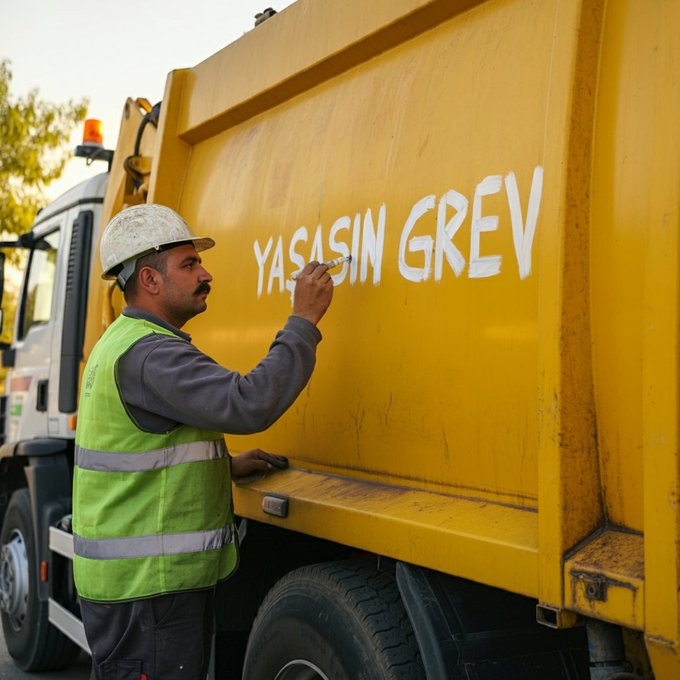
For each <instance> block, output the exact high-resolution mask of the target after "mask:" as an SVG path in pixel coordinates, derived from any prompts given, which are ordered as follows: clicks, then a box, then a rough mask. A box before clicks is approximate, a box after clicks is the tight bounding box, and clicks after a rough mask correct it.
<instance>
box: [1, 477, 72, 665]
mask: <svg viewBox="0 0 680 680" xmlns="http://www.w3.org/2000/svg"><path fill="white" fill-rule="evenodd" d="M0 540H1V541H2V557H1V558H0V582H2V590H3V605H2V610H1V611H0V618H1V619H2V629H3V632H4V635H5V644H6V645H7V651H8V652H9V654H10V656H11V657H12V658H13V659H14V662H15V663H16V665H17V666H19V668H21V669H22V670H24V671H47V670H58V669H61V668H65V667H66V666H68V665H69V664H70V663H73V662H74V661H75V659H76V657H77V656H78V653H79V651H80V649H79V647H78V646H77V645H75V644H74V643H73V642H71V640H69V639H68V638H67V637H66V636H64V635H62V633H60V632H59V631H58V630H57V629H56V628H54V626H52V624H50V623H49V621H48V617H47V608H48V607H47V602H41V601H40V600H39V599H38V565H37V559H36V546H35V535H34V533H33V522H32V519H31V497H30V494H29V492H28V489H19V490H18V491H15V492H14V494H13V495H12V499H11V500H10V503H9V506H8V508H7V512H6V513H5V519H4V522H3V524H2V534H1V538H0ZM9 593H12V595H11V597H8V595H9Z"/></svg>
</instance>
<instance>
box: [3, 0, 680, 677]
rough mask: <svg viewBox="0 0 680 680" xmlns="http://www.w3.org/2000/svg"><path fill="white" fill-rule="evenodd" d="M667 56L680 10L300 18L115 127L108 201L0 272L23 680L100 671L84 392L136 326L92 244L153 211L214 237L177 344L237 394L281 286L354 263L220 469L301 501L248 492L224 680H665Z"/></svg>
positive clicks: (7, 475)
mask: <svg viewBox="0 0 680 680" xmlns="http://www.w3.org/2000/svg"><path fill="white" fill-rule="evenodd" d="M679 28H680V3H678V2H676V1H675V0H655V1H654V2H650V1H648V0H616V1H609V2H607V1H606V0H374V1H373V2H370V3H365V2H361V1H360V0H325V1H324V2H316V1H314V0H299V1H298V2H296V3H294V4H293V5H291V6H290V7H288V8H287V9H285V10H284V11H282V12H279V13H278V14H276V15H274V16H272V17H270V18H269V19H267V21H265V22H263V23H261V24H260V25H259V26H257V28H255V29H254V30H252V31H250V32H248V33H246V34H245V35H243V36H242V37H241V38H239V39H238V40H236V41H235V42H234V43H232V44H230V45H227V46H226V47H225V48H224V49H222V50H221V51H219V52H217V53H216V54H214V55H213V56H211V57H210V58H208V59H206V60H205V61H203V62H201V63H200V64H198V65H196V66H194V67H192V68H186V69H179V70H175V71H172V72H171V73H170V74H169V76H168V78H167V83H166V88H165V92H164V96H163V99H162V102H161V103H160V105H159V106H156V107H151V106H149V105H148V103H146V102H145V101H143V100H132V99H130V100H128V101H127V102H126V103H125V106H124V111H123V116H122V122H121V128H120V133H119V138H118V143H117V145H116V148H115V150H114V152H113V153H112V154H111V153H107V152H105V150H102V149H100V148H98V147H97V145H96V144H95V145H90V146H88V147H87V148H86V149H85V151H84V153H88V154H90V155H95V156H97V155H99V156H101V157H103V158H104V159H105V160H106V161H107V163H108V165H109V167H108V170H107V171H106V172H103V173H102V174H101V175H100V176H97V177H96V178H94V179H91V180H89V181H88V182H87V183H85V184H84V185H81V186H79V187H76V188H74V189H73V190H71V191H70V192H68V193H66V194H65V195H64V196H63V197H61V198H60V199H58V200H57V201H56V202H54V203H53V204H52V205H50V206H48V207H47V208H45V209H44V210H43V211H42V212H41V213H40V214H39V215H38V217H37V219H36V222H35V225H34V226H33V228H32V229H31V231H30V232H28V233H27V234H25V235H23V236H21V237H20V238H19V239H18V241H17V242H16V243H13V244H7V243H5V244H4V245H5V248H6V251H7V248H10V249H11V248H14V249H20V250H22V251H24V252H25V253H27V257H26V266H25V271H24V273H23V279H22V280H23V283H22V284H21V288H20V292H19V293H18V294H17V295H16V296H15V297H16V301H17V304H18V308H17V315H16V321H15V326H14V331H13V337H12V340H11V342H10V343H7V346H6V347H5V348H4V352H3V365H4V366H5V367H6V369H7V386H6V396H5V397H4V398H3V404H4V413H3V417H2V421H3V426H4V432H3V437H4V441H3V444H2V447H1V448H0V485H1V486H0V515H2V517H3V521H2V535H1V542H2V557H1V560H0V607H1V618H2V624H3V630H4V636H5V642H6V644H7V646H8V649H9V652H10V654H11V655H12V656H13V657H14V659H15V660H16V662H17V663H18V665H19V666H21V667H22V668H24V669H26V670H38V669H47V668H54V667H59V666H64V665H67V664H68V663H70V662H71V661H72V660H73V658H74V657H75V655H76V654H77V653H78V651H79V649H80V648H84V649H86V648H87V642H86V640H85V638H84V635H83V629H82V624H81V622H80V620H79V616H78V611H79V610H78V599H77V593H76V591H75V589H74V586H73V580H72V575H71V561H70V557H71V556H72V534H71V530H70V511H71V501H70V493H71V479H72V471H73V441H74V429H75V425H76V420H77V412H78V385H79V380H80V376H81V371H82V366H83V361H84V360H85V359H86V358H87V356H88V354H89V352H90V350H91V348H92V346H93V345H94V343H95V342H96V340H97V338H98V337H99V336H100V335H101V333H102V331H103V330H104V329H105V328H106V327H107V325H108V324H110V323H111V321H112V320H113V319H115V318H116V316H117V315H118V314H119V313H120V312H121V309H122V307H123V301H122V296H121V294H120V291H118V290H117V289H116V288H115V287H114V286H112V285H111V284H110V283H109V282H104V281H102V280H101V265H100V263H99V259H98V250H97V244H98V235H99V234H100V231H101V229H102V228H103V226H104V225H105V224H106V223H107V222H108V220H109V219H110V218H111V217H112V216H113V215H115V214H116V213H117V212H119V211H120V210H122V209H123V208H125V207H126V206H130V205H135V204H139V203H145V202H146V203H158V204H162V205H166V206H169V207H171V208H173V209H175V210H176V211H178V212H179V213H180V214H181V215H182V216H183V217H184V218H185V219H186V220H187V222H188V223H189V224H190V225H192V227H193V228H194V229H195V230H196V231H197V233H198V232H200V233H201V234H205V235H208V236H211V237H212V238H214V240H215V242H216V244H217V245H216V246H215V248H213V249H212V250H211V251H209V252H207V253H206V254H205V256H204V263H205V266H206V268H207V269H208V270H209V271H211V273H212V274H213V275H214V278H215V281H214V284H213V293H212V294H211V296H210V300H209V309H208V311H207V312H206V313H204V314H202V315H200V316H198V317H196V318H195V319H193V320H192V321H191V322H190V323H189V324H188V326H187V330H188V331H189V332H190V334H191V336H192V338H193V342H194V343H195V344H196V345H197V346H198V347H199V348H200V349H201V350H202V351H204V352H206V353H207V354H209V355H210V356H212V357H213V358H214V359H215V360H216V361H218V362H220V363H221V364H223V365H225V366H228V367H229V368H230V369H233V370H238V371H240V372H243V373H245V372H247V371H249V370H250V369H251V368H252V367H253V366H254V365H255V364H256V363H257V361H258V359H259V358H260V357H261V356H262V355H263V354H264V353H265V352H266V349H267V347H268V346H269V343H270V341H271V339H272V338H273V337H274V334H275V332H276V331H277V330H278V329H279V328H280V327H281V326H282V324H283V323H284V322H285V319H286V317H287V315H288V314H290V311H291V295H292V291H293V283H292V279H291V274H292V273H293V272H295V271H297V270H298V269H299V268H300V267H301V266H302V265H303V264H304V263H305V262H307V261H310V260H320V261H322V260H327V259H331V258H337V257H342V256H347V255H351V256H352V258H351V261H350V262H346V263H345V264H344V265H343V266H342V267H340V268H337V269H335V270H333V279H334V283H335V294H334V302H333V305H332V307H331V309H330V310H329V312H328V314H327V315H326V317H325V318H324V319H323V321H322V322H321V325H320V330H321V332H322V334H323V341H322V343H321V345H320V348H319V354H318V360H317V366H316V370H315V372H314V375H313V377H312V379H311V381H310V384H309V386H308V387H307V388H306V389H305V391H304V392H303V393H302V394H301V395H300V397H299V398H298V399H297V401H296V402H295V404H294V405H293V406H292V407H291V409H290V410H289V411H288V412H287V413H286V414H285V415H284V416H283V417H282V418H281V419H280V420H279V421H278V422H277V423H276V424H274V425H273V426H272V427H271V428H270V429H269V430H267V431H266V432H264V433H261V434H257V435H252V436H227V445H228V447H229V450H230V451H231V452H232V453H238V452H241V451H245V450H248V449H251V448H256V447H257V448H261V449H263V450H266V451H269V452H271V453H275V454H279V455H284V456H287V457H288V459H289V461H290V467H289V468H288V469H287V470H285V471H281V472H276V473H275V474H268V475H266V476H264V477H260V478H252V479H248V480H244V481H243V482H242V483H239V484H234V486H233V500H234V505H235V511H236V514H237V515H238V518H239V521H240V522H241V532H240V548H239V550H240V567H239V570H238V571H237V573H236V574H235V575H234V576H233V577H232V578H230V579H229V580H228V581H226V582H225V583H224V584H222V585H221V586H220V590H219V599H218V602H219V606H218V608H217V634H216V637H215V641H214V648H215V666H214V670H213V672H214V675H215V677H224V678H228V677H234V678H240V677H242V678H244V679H245V680H269V679H272V680H273V679H278V680H285V679H288V680H290V679H298V680H300V679H303V678H304V679H308V680H310V679H324V680H356V679H357V678H370V679H378V678H380V679H383V678H385V679H387V678H401V679H404V680H417V679H418V678H428V679H429V680H443V679H458V678H461V679H462V678H465V679H467V678H475V679H478V680H490V679H498V678H503V679H508V678H523V679H526V678H532V679H534V678H535V679H537V680H551V679H553V678H579V679H580V678H591V679H592V680H605V679H606V680H624V679H625V680H631V679H633V678H638V679H641V678H647V679H649V678H656V680H674V679H676V678H679V677H680V651H679V649H678V644H679V641H680V615H679V611H678V607H679V601H678V592H679V591H680V559H679V558H680V555H679V548H678V546H679V545H680V510H679V508H680V501H679V499H680V464H679V451H680V431H679V428H680V415H679V414H680V381H679V379H678V378H679V375H680V373H679V369H680V366H679V362H680V357H679V351H680V316H679V315H680V274H679V272H680V267H679V266H678V265H679V262H678V260H679V258H680V210H679V208H680V201H679V196H680V193H679V192H680V125H678V121H679V120H680V117H679V114H680V41H678V39H677V33H678V29H679ZM7 276H8V280H7V284H8V285H6V286H5V288H6V294H5V302H7V300H9V299H10V298H11V297H12V294H11V290H10V285H9V284H10V280H9V275H7ZM190 398H191V395H187V399H190Z"/></svg>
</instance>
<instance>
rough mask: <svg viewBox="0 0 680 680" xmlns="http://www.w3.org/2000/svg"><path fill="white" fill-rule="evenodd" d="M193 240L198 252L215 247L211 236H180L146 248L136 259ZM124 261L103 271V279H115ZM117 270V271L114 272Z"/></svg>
mask: <svg viewBox="0 0 680 680" xmlns="http://www.w3.org/2000/svg"><path fill="white" fill-rule="evenodd" d="M189 242H192V243H193V244H194V248H195V249H196V252H198V253H200V252H202V251H204V250H208V249H209V248H212V247H214V245H215V241H213V239H211V238H210V237H209V236H194V237H191V238H180V239H177V240H176V241H167V242H166V243H161V244H160V245H159V246H158V247H157V248H150V249H149V250H146V251H145V252H143V253H139V255H135V256H134V258H130V259H134V260H138V259H139V258H140V257H144V256H146V255H150V254H151V253H153V252H159V251H162V250H169V249H170V248H171V247H173V245H179V244H181V243H189ZM123 264H124V263H122V262H121V263H119V264H116V265H115V266H113V267H111V268H109V269H108V270H107V271H105V272H102V279H105V280H107V281H110V280H114V279H115V278H116V276H117V275H118V271H120V267H121V265H123ZM114 272H115V273H114Z"/></svg>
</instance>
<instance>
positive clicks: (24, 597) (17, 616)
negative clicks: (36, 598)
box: [0, 529, 28, 630]
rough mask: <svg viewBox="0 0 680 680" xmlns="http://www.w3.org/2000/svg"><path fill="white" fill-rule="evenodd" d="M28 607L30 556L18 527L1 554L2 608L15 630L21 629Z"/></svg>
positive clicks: (0, 592) (0, 598)
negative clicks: (27, 554)
mask: <svg viewBox="0 0 680 680" xmlns="http://www.w3.org/2000/svg"><path fill="white" fill-rule="evenodd" d="M27 607H28V557H27V556H26V543H25V542H24V537H23V536H22V535H21V532H20V531H19V530H18V529H15V530H14V531H13V532H12V537H11V539H10V541H9V543H7V545H4V546H3V547H2V553H1V554H0V609H2V611H3V612H5V613H6V614H7V617H8V618H9V622H10V624H11V626H12V628H13V629H14V630H21V628H22V626H23V624H24V620H25V619H26V611H27Z"/></svg>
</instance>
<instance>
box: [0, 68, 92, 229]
mask: <svg viewBox="0 0 680 680" xmlns="http://www.w3.org/2000/svg"><path fill="white" fill-rule="evenodd" d="M11 81H12V71H11V69H10V64H9V61H7V60H0V232H3V231H4V232H6V233H7V232H9V233H12V234H21V233H23V232H25V231H27V230H28V229H29V228H30V226H31V224H32V223H33V220H34V218H35V215H36V213H37V212H38V210H39V209H40V208H41V207H42V206H43V205H44V204H45V202H46V201H45V195H44V190H45V187H46V186H47V185H48V184H49V183H50V182H52V181H53V180H55V179H57V178H58V177H59V176H60V175H61V173H62V172H63V170H64V165H65V164H66V161H67V160H68V159H69V158H70V156H71V152H70V151H69V150H68V149H67V144H68V142H69V139H70V136H71V133H72V132H73V129H74V128H75V126H76V125H77V124H78V123H79V122H80V121H81V120H83V119H84V118H85V114H86V113H87V101H86V100H82V101H79V102H74V101H72V100H69V101H68V102H67V103H65V104H53V103H50V102H45V101H42V100H41V99H39V98H38V91H37V90H31V92H29V93H28V95H27V96H26V97H25V98H14V97H12V95H11V93H10V83H11Z"/></svg>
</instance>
